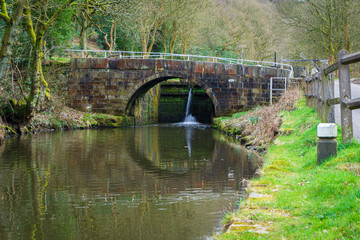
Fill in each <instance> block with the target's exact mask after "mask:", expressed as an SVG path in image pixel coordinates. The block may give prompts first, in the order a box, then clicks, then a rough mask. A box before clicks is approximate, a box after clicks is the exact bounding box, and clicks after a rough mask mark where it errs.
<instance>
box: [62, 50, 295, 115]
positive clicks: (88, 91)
mask: <svg viewBox="0 0 360 240" xmlns="http://www.w3.org/2000/svg"><path fill="white" fill-rule="evenodd" d="M126 54H128V52H117V53H116V55H111V56H110V57H109V58H72V62H71V66H72V67H71V74H72V81H71V84H70V87H69V97H70V105H72V106H73V107H75V108H78V109H82V110H90V111H94V112H103V113H111V114H130V115H131V113H132V112H133V109H132V108H133V103H134V101H135V100H136V99H137V98H138V97H139V96H141V95H143V94H145V93H146V92H147V91H148V90H149V89H150V88H152V87H153V86H155V85H156V84H158V83H160V82H162V81H165V80H168V79H171V78H180V79H186V80H188V81H190V82H191V83H192V84H196V85H198V86H200V87H201V88H203V89H204V90H205V92H206V94H207V95H208V96H209V98H210V99H211V100H212V103H213V105H214V111H215V115H216V116H220V115H225V114H228V113H231V112H235V111H238V110H239V109H242V108H244V107H252V106H254V105H257V104H264V103H268V102H269V99H270V86H269V83H270V78H271V77H288V76H289V75H290V74H291V71H292V68H291V66H289V65H281V64H275V63H268V62H250V64H253V65H245V63H246V61H245V60H236V59H225V58H211V57H201V56H197V59H194V57H195V56H190V55H177V54H174V55H171V56H168V55H166V54H154V53H146V54H145V55H144V54H143V55H135V54H134V53H132V54H130V55H129V54H128V55H126ZM137 57H138V58H137ZM139 57H141V58H139ZM150 57H155V58H156V59H153V58H150ZM166 57H171V58H176V57H181V58H182V59H185V60H175V59H165V58H166ZM190 57H191V58H190ZM196 60H201V61H196ZM208 61H212V62H208ZM254 64H256V65H254ZM260 64H261V65H260Z"/></svg>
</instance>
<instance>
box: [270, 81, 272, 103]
mask: <svg viewBox="0 0 360 240" xmlns="http://www.w3.org/2000/svg"><path fill="white" fill-rule="evenodd" d="M272 83H273V81H272V78H270V105H272V89H273V87H272V85H273V84H272Z"/></svg>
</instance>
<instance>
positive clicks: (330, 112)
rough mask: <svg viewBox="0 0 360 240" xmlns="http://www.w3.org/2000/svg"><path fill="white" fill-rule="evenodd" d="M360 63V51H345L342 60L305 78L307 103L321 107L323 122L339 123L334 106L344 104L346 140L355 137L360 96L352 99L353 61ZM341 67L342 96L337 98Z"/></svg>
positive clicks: (342, 115)
mask: <svg viewBox="0 0 360 240" xmlns="http://www.w3.org/2000/svg"><path fill="white" fill-rule="evenodd" d="M357 62H360V52H357V53H353V54H349V52H347V51H346V50H341V51H340V52H339V54H338V61H337V62H336V63H334V64H332V65H331V66H328V64H323V65H322V66H321V71H320V72H317V73H315V74H313V75H312V76H311V77H308V78H306V79H305V82H306V87H305V94H306V104H307V106H309V107H314V108H315V109H316V110H317V113H318V116H319V118H321V121H322V122H326V123H335V110H334V108H335V107H334V105H336V104H340V114H341V129H342V142H343V143H350V142H351V141H352V139H353V124H352V112H351V111H352V110H355V109H359V108H360V98H356V99H351V82H350V64H352V63H357ZM336 70H339V93H340V94H339V96H340V97H338V98H335V97H334V74H333V73H334V72H335V71H336Z"/></svg>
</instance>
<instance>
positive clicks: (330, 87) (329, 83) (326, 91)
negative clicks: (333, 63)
mask: <svg viewBox="0 0 360 240" xmlns="http://www.w3.org/2000/svg"><path fill="white" fill-rule="evenodd" d="M328 66H329V64H327V63H324V64H323V65H322V66H321V73H322V74H321V77H322V79H323V84H322V88H323V95H322V98H323V104H324V105H323V106H324V112H323V116H324V118H323V119H322V121H323V122H326V123H335V107H334V106H332V105H329V103H328V100H329V99H332V98H334V79H333V78H332V74H329V75H326V74H325V73H324V69H326V68H327V67H328Z"/></svg>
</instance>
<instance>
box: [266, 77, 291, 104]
mask: <svg viewBox="0 0 360 240" xmlns="http://www.w3.org/2000/svg"><path fill="white" fill-rule="evenodd" d="M274 80H284V88H273V84H274ZM286 81H287V79H286V77H271V78H270V105H271V104H272V103H273V91H284V92H286V88H287V86H286Z"/></svg>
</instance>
